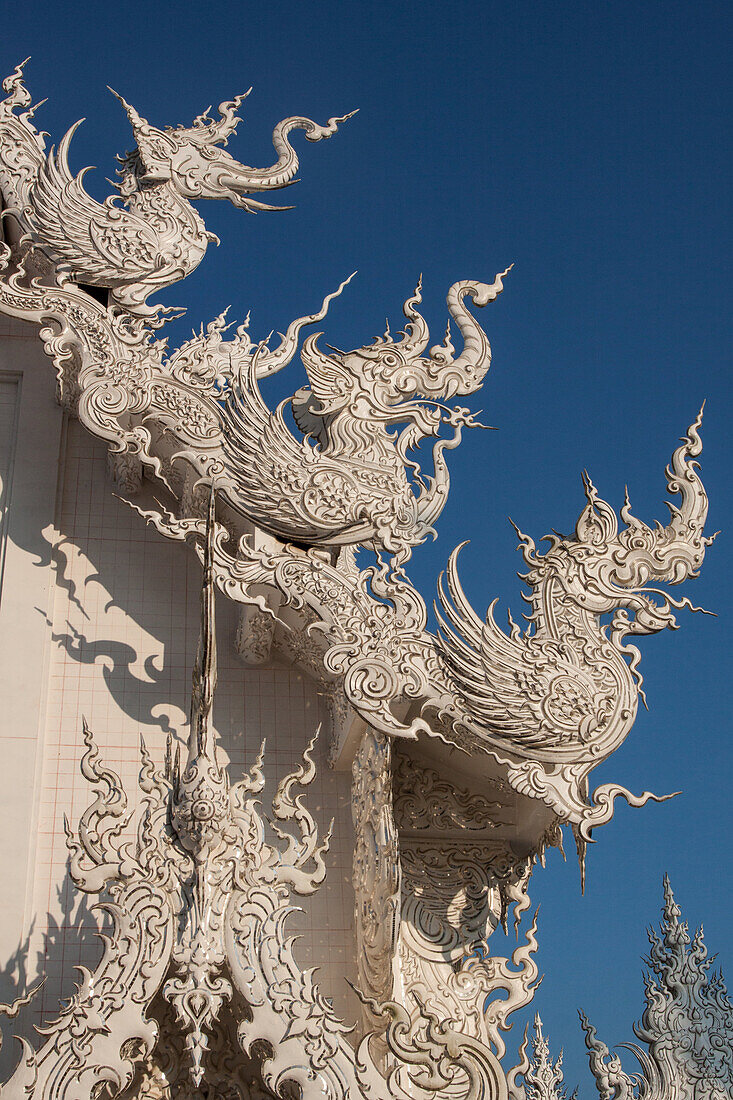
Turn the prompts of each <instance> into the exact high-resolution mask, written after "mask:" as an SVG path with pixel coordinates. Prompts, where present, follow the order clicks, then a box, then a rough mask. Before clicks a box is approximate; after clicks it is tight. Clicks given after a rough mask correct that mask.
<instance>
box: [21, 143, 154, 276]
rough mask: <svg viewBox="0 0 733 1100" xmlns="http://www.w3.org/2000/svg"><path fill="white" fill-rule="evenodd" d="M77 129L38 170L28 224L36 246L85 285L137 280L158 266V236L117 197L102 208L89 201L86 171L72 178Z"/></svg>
mask: <svg viewBox="0 0 733 1100" xmlns="http://www.w3.org/2000/svg"><path fill="white" fill-rule="evenodd" d="M79 125H80V122H77V123H76V124H75V125H74V126H72V127H71V129H70V130H69V131H68V132H67V133H66V135H65V136H64V138H63V140H62V142H61V144H60V145H59V148H58V151H55V150H53V149H52V150H51V151H50V153H49V155H48V158H47V159H46V161H45V163H44V164H43V166H42V167H41V169H40V170H39V173H38V176H37V178H36V181H35V184H34V186H33V188H32V189H31V192H30V196H29V204H30V208H29V209H28V211H27V220H28V222H29V224H30V228H31V230H32V232H33V234H34V236H35V238H36V240H37V241H38V243H39V244H40V245H41V246H42V247H43V248H44V249H48V250H49V252H50V253H51V254H52V255H53V257H55V258H57V259H60V260H61V261H62V262H63V263H64V264H65V265H68V267H69V268H70V269H71V270H72V271H73V273H74V275H75V277H77V278H78V279H79V280H80V281H81V282H88V283H93V284H97V285H102V286H115V285H128V284H131V283H134V282H137V281H139V280H140V279H141V278H143V277H144V276H146V275H149V274H151V273H152V272H155V271H156V270H157V269H158V268H159V267H160V245H159V241H158V237H157V235H156V233H155V232H154V230H153V229H152V228H151V227H150V226H149V225H148V223H147V222H146V221H145V220H144V219H143V218H142V217H139V216H138V215H137V214H134V213H132V212H131V211H129V210H125V209H123V208H122V207H119V206H117V205H116V204H115V199H114V198H110V199H107V200H106V201H105V202H104V203H103V204H100V203H98V202H96V201H95V200H94V199H93V198H91V196H90V195H88V194H87V192H86V191H85V190H84V187H83V184H82V180H83V178H84V175H85V173H86V172H87V171H88V169H86V168H85V169H84V170H83V171H81V172H80V173H79V174H78V175H77V176H73V175H72V174H71V171H70V169H69V163H68V150H69V143H70V142H71V138H72V137H73V135H74V133H75V131H76V130H77V128H78V127H79Z"/></svg>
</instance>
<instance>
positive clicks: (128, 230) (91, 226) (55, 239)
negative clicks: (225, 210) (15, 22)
mask: <svg viewBox="0 0 733 1100" xmlns="http://www.w3.org/2000/svg"><path fill="white" fill-rule="evenodd" d="M25 64H26V62H23V64H22V65H19V66H18V67H17V68H16V69H15V71H14V73H13V74H12V75H11V76H10V77H8V78H7V79H6V80H5V82H4V83H3V88H4V90H5V91H6V92H7V93H9V94H8V97H7V98H6V99H5V101H4V102H3V104H2V113H1V114H0V134H1V135H2V145H3V150H4V156H3V157H2V158H0V189H1V190H2V193H3V199H4V204H5V214H6V216H7V215H8V214H12V215H14V217H15V218H16V219H17V221H18V223H19V225H20V228H21V230H22V231H23V232H24V233H26V234H28V236H29V238H30V240H31V242H32V243H33V244H34V245H35V246H36V247H37V248H39V249H40V250H41V251H42V252H43V253H44V254H45V255H47V256H48V257H49V258H50V259H51V260H52V261H53V262H54V263H55V264H56V270H57V272H58V273H59V274H64V275H66V276H68V278H69V279H71V280H73V281H74V282H77V283H82V284H86V285H90V286H94V287H105V288H107V289H108V290H109V300H110V303H111V304H112V305H114V306H118V307H120V308H121V309H122V310H124V311H126V312H128V313H130V314H132V315H134V316H144V317H146V318H147V320H148V323H155V320H156V317H157V316H158V315H161V316H162V317H165V316H170V315H171V314H172V313H175V312H177V311H176V310H175V308H174V307H173V308H172V307H168V308H167V309H162V308H161V307H158V306H149V305H147V304H146V299H147V297H148V296H149V295H150V294H151V293H152V292H153V291H154V290H160V289H162V288H164V287H167V286H169V285H170V284H171V283H173V282H176V281H177V280H179V279H182V278H184V277H185V276H186V275H190V273H191V272H192V271H194V270H195V268H196V267H198V265H199V264H200V263H201V261H202V259H203V258H204V255H205V253H206V249H207V246H208V245H209V243H211V242H212V241H214V242H216V243H218V238H217V237H216V236H215V235H214V234H213V233H209V232H208V231H207V229H206V226H205V225H204V222H203V220H202V219H201V217H200V216H199V214H198V213H197V211H196V210H195V209H194V207H193V206H192V204H191V201H192V200H194V199H227V200H228V201H229V202H231V203H232V204H233V205H234V206H238V207H240V208H242V209H245V210H250V211H258V210H288V209H292V208H291V207H279V206H270V205H268V204H266V203H263V202H261V201H259V200H258V199H254V198H252V197H251V196H252V195H253V194H258V193H260V192H263V191H273V190H277V189H279V188H282V187H287V186H288V185H289V184H291V183H294V182H295V173H296V172H297V170H298V156H297V153H296V152H295V150H294V149H293V147H292V146H291V144H290V141H289V134H290V133H291V132H292V131H293V130H304V131H305V135H306V138H307V140H308V141H322V140H323V139H324V138H328V137H331V135H332V134H335V133H336V130H337V128H338V126H339V124H340V123H342V122H345V121H346V119H348V118H351V116H352V115H353V114H355V112H353V111H352V112H351V113H350V114H348V115H343V116H342V117H340V118H330V119H329V120H328V122H327V123H326V124H325V126H319V125H318V124H317V123H315V122H313V121H312V120H311V119H309V118H302V117H293V118H286V119H284V121H282V122H280V123H278V125H277V126H276V127H275V129H274V131H273V135H272V142H273V145H274V147H275V152H276V153H277V160H276V161H275V163H274V164H272V165H271V166H270V167H269V168H250V167H248V166H247V165H245V164H241V163H240V162H239V161H237V160H235V159H234V157H232V156H231V155H230V154H229V153H227V152H226V151H225V150H224V149H223V148H221V146H224V145H226V144H227V142H228V141H229V139H230V138H231V137H232V136H233V135H234V133H235V132H236V129H237V125H238V123H239V122H240V119H239V117H238V115H237V111H238V109H239V107H240V106H241V104H242V102H243V101H244V99H245V98H246V97H247V96H248V95H249V92H245V93H244V95H238V96H235V98H234V99H232V100H230V101H228V102H225V103H221V104H220V105H219V115H220V118H218V119H212V118H211V117H210V115H209V111H210V110H211V108H207V110H206V111H204V112H203V113H202V114H200V115H199V116H198V117H197V118H195V119H194V121H193V124H192V125H191V126H168V127H166V128H165V129H162V130H161V129H159V128H158V127H156V126H152V125H151V124H150V123H149V122H148V121H147V120H146V119H144V118H142V116H141V115H139V114H138V112H137V111H136V110H135V108H134V107H131V106H130V104H129V103H126V102H125V100H124V99H122V97H121V96H117V98H118V99H119V100H120V102H121V103H122V105H123V107H124V108H125V111H126V112H127V117H128V119H129V120H130V124H131V126H132V131H133V134H134V137H135V141H136V146H135V148H134V149H133V150H132V152H129V153H126V154H125V155H124V157H120V158H118V159H119V161H120V164H121V167H120V169H119V170H118V173H117V174H118V175H119V176H120V183H119V184H117V185H115V186H116V187H117V190H118V192H119V194H118V195H113V196H110V197H109V198H108V199H106V200H105V202H104V203H101V204H100V203H98V202H96V201H95V200H94V199H93V198H91V196H90V195H89V194H87V192H86V191H85V189H84V184H83V180H84V175H85V172H86V171H88V169H85V170H84V171H82V172H80V173H79V174H78V175H77V176H74V175H73V174H72V172H71V170H70V168H69V162H68V153H69V145H70V143H71V139H72V138H73V136H74V134H75V132H76V130H77V129H78V128H79V126H80V125H81V121H80V122H77V123H76V124H75V125H74V126H72V127H71V129H70V130H68V131H67V133H66V134H65V136H64V137H63V138H62V140H61V142H60V144H59V147H58V149H57V150H56V149H51V150H50V152H49V153H48V154H46V152H45V149H44V142H43V135H42V134H39V133H38V131H36V129H35V128H34V127H33V125H32V123H31V119H32V118H33V115H34V112H35V110H36V109H37V108H36V107H33V106H32V101H31V97H30V95H29V93H28V91H27V90H26V88H25V86H24V84H23V81H22V71H23V66H24V65H25ZM110 90H111V89H110ZM250 91H251V89H250ZM113 94H114V95H117V93H116V92H115V93H113ZM19 108H20V109H21V110H20V113H18V109H19ZM22 108H26V110H22ZM82 121H83V120H82ZM120 199H121V200H122V205H119V201H120Z"/></svg>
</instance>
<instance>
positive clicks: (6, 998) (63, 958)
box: [0, 864, 108, 1081]
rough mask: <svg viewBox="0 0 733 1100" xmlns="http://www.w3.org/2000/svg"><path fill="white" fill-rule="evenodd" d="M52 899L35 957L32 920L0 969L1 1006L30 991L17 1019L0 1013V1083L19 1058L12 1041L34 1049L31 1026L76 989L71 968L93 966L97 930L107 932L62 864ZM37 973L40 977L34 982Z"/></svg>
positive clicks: (50, 1016) (49, 1016) (98, 948)
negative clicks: (62, 874) (22, 1041)
mask: <svg viewBox="0 0 733 1100" xmlns="http://www.w3.org/2000/svg"><path fill="white" fill-rule="evenodd" d="M56 900H57V906H58V907H57V915H55V916H54V915H52V914H50V913H49V914H48V917H47V922H48V923H47V927H46V931H45V932H44V934H43V939H42V941H41V945H40V946H39V948H38V949H37V951H36V958H35V960H32V959H31V957H30V954H31V952H30V944H31V939H32V938H33V933H34V925H35V921H34V923H33V925H31V928H30V930H29V932H28V935H27V936H26V938H25V939H24V940H23V942H22V943H20V944H19V945H18V949H17V950H16V951H14V952H13V954H12V955H11V956H10V958H9V959H8V960H7V962H6V963H5V965H4V966H3V967H2V968H1V969H0V1000H2V1001H3V1002H5V1003H6V1004H11V1003H12V1002H13V1001H14V1000H16V998H18V997H22V996H26V995H27V994H28V993H29V992H31V991H32V990H34V989H35V993H34V995H33V996H32V998H31V999H30V1001H29V1002H28V1003H27V1004H25V1005H23V1006H22V1007H21V1008H20V1011H19V1012H18V1014H17V1017H15V1018H13V1019H8V1017H7V1016H0V1034H1V1035H2V1048H0V1081H5V1080H7V1078H8V1077H9V1076H10V1074H11V1072H12V1070H13V1068H14V1067H15V1065H16V1063H17V1061H18V1058H19V1056H20V1045H19V1044H18V1043H17V1042H13V1041H12V1040H13V1039H14V1038H20V1037H21V1036H22V1037H23V1038H25V1039H27V1040H28V1042H29V1043H30V1044H31V1046H33V1047H37V1046H38V1039H39V1037H38V1032H37V1031H36V1028H37V1027H41V1026H42V1025H44V1024H45V1025H48V1023H49V1022H51V1021H52V1020H54V1019H55V1018H56V1017H57V1016H58V1013H59V1005H60V1001H66V1000H68V999H69V998H71V997H73V995H74V993H75V992H76V990H77V987H78V982H79V975H78V972H77V970H76V969H75V968H76V967H79V966H86V967H88V968H89V969H90V970H94V968H95V967H96V966H97V964H98V962H99V960H100V958H101V957H102V943H101V940H100V939H99V935H98V933H99V932H100V931H107V930H108V928H107V924H108V922H107V918H105V916H104V914H98V913H95V912H94V911H93V908H92V906H91V905H90V904H89V900H88V898H87V896H86V894H82V893H80V892H79V891H78V890H77V889H76V887H75V886H74V884H73V883H72V881H71V878H70V877H69V873H68V864H67V873H66V878H65V880H64V882H63V883H62V885H61V886H58V887H57V888H56ZM39 975H45V977H44V978H43V981H42V984H40V985H39V983H40V982H41V978H39Z"/></svg>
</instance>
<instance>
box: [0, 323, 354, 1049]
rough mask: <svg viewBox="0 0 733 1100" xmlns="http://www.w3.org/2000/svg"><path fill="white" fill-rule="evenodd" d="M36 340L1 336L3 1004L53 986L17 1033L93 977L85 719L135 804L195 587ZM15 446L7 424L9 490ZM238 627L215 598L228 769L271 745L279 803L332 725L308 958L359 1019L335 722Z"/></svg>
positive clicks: (183, 647)
mask: <svg viewBox="0 0 733 1100" xmlns="http://www.w3.org/2000/svg"><path fill="white" fill-rule="evenodd" d="M0 323H1V320H0ZM3 331H5V332H7V331H8V330H7V328H6V329H5V330H0V333H1V332H3ZM13 331H15V332H21V331H22V330H21V329H20V327H19V326H16V328H15V329H14V330H13ZM30 337H31V338H30V339H29V338H28V337H27V336H25V335H23V336H17V337H16V336H13V337H12V338H11V337H8V338H7V339H0V371H5V372H6V373H5V375H2V374H0V382H2V381H3V380H4V381H5V382H6V387H5V389H4V390H1V389H0V401H2V398H3V397H4V398H5V404H4V406H3V405H2V404H0V424H7V423H11V424H12V419H13V417H12V415H10V416H9V415H7V405H8V400H7V398H8V395H9V393H10V390H9V389H8V386H7V382H8V381H12V379H10V378H9V376H8V373H7V372H11V371H12V372H15V375H18V374H19V375H22V377H21V379H20V383H21V391H20V392H21V400H20V413H19V420H18V427H19V431H18V433H17V438H18V445H17V449H16V456H15V469H14V474H13V479H12V482H13V484H12V497H11V502H10V509H9V522H8V542H7V554H6V562H5V572H4V579H3V585H2V591H1V593H0V634H1V641H0V645H2V658H3V659H2V663H1V664H0V667H1V668H2V675H3V693H2V707H3V713H4V718H5V721H3V723H2V731H1V732H0V736H1V737H2V748H1V749H0V751H1V752H2V767H0V869H1V870H2V875H3V878H4V888H3V891H2V900H1V901H0V981H4V985H0V998H1V999H5V1000H7V999H8V998H9V997H12V996H14V995H17V989H18V987H19V988H20V989H23V988H25V984H26V981H27V982H29V983H31V982H32V981H33V979H34V978H35V977H36V976H37V975H40V974H41V973H45V975H46V984H45V986H44V987H43V989H42V990H41V992H40V994H39V995H38V996H37V997H36V999H35V1000H34V1002H33V1004H32V1006H30V1008H29V1009H28V1010H25V1021H26V1025H25V1027H21V1028H16V1029H15V1030H17V1031H21V1030H22V1031H26V1030H27V1025H28V1023H30V1022H33V1023H36V1024H41V1023H42V1022H43V1021H48V1020H49V1019H51V1018H53V1016H54V1015H55V1014H56V1012H57V1005H58V998H59V996H60V995H61V994H63V995H64V996H68V995H69V994H70V993H71V992H73V988H74V972H73V967H74V965H76V964H78V963H80V962H84V963H86V964H87V965H93V964H94V962H95V961H96V959H97V957H98V954H99V948H98V941H97V940H96V938H95V937H93V935H91V934H90V933H91V928H92V927H93V925H94V917H93V916H92V915H91V914H90V913H89V907H88V902H93V901H94V899H85V898H84V897H83V896H80V895H79V894H78V893H77V892H76V891H75V890H74V888H73V886H72V885H71V883H70V882H69V880H68V879H67V877H66V856H67V852H66V846H65V840H64V835H63V827H62V820H63V814H64V813H66V814H67V815H68V817H69V819H70V821H71V822H72V823H74V822H76V821H77V820H78V818H79V816H80V814H81V813H82V812H83V810H84V809H85V807H86V806H87V805H88V804H89V788H88V786H87V784H86V782H85V780H84V779H83V778H82V776H81V775H80V773H79V759H80V756H81V753H82V740H81V721H82V715H84V716H85V717H86V718H87V721H88V722H89V725H90V726H91V728H92V730H93V731H94V734H95V736H96V739H97V742H98V744H99V746H100V749H101V752H102V757H103V759H104V761H105V763H106V764H107V765H109V766H111V767H112V768H113V769H115V770H116V771H118V772H119V774H120V776H121V778H122V780H123V782H124V784H125V786H126V789H127V792H128V795H129V796H130V801H131V804H133V803H134V802H135V800H136V793H137V783H136V779H137V772H138V759H139V758H138V743H139V735H140V733H141V732H142V733H143V735H144V737H145V740H146V743H147V745H148V748H149V750H150V752H151V753H152V755H153V756H154V757H155V758H157V759H162V754H163V751H164V745H165V740H166V736H167V733H168V731H169V730H173V731H174V732H175V731H182V732H184V731H183V726H184V723H185V720H186V716H187V712H188V701H189V695H190V683H191V665H192V661H193V657H194V654H195V649H196V641H197V636H198V616H199V586H200V575H201V573H200V567H199V564H198V562H197V560H196V558H195V556H194V554H193V552H192V551H191V550H190V549H188V548H186V547H183V546H180V545H178V544H172V543H167V542H166V541H165V540H164V539H162V538H161V537H160V536H159V535H158V534H157V533H156V532H154V531H152V530H151V529H149V528H146V527H145V525H144V524H143V522H142V520H141V519H140V518H139V517H138V516H137V515H136V514H135V513H134V512H132V510H131V509H129V508H128V507H127V506H126V505H125V504H124V503H122V502H121V501H120V500H118V499H116V497H115V496H114V489H113V486H112V484H111V482H110V479H109V477H108V474H107V466H106V454H105V448H104V447H103V446H101V445H100V444H99V443H97V442H96V441H95V440H94V439H92V438H91V437H90V436H89V435H88V434H87V433H86V432H85V431H84V430H83V429H82V428H81V427H80V426H79V424H78V423H77V422H75V421H70V422H68V424H67V425H66V431H65V432H62V422H63V418H62V414H61V411H60V410H59V408H58V407H57V406H56V405H55V402H54V398H53V394H54V380H53V370H52V367H51V365H50V363H49V362H48V361H47V360H46V359H45V356H44V355H43V352H42V350H41V347H40V344H38V342H37V341H36V340H35V334H34V333H33V331H32V330H31V331H30ZM3 408H5V416H3ZM62 437H63V440H62ZM8 438H9V434H8V429H7V427H6V428H5V434H4V436H2V437H0V462H4V465H2V466H0V477H3V480H4V481H5V479H6V477H7V473H6V471H7V467H8V461H7V452H8V445H7V443H3V440H7V439H8ZM3 447H5V449H3ZM11 449H12V448H11ZM57 474H58V491H57ZM0 531H1V529H0ZM236 617H237V608H236V607H235V606H234V605H232V604H231V603H229V602H228V601H226V600H224V599H222V598H220V599H219V600H218V637H219V685H218V689H217V695H216V702H215V706H214V719H215V724H216V727H217V729H218V731H219V734H220V737H221V743H222V747H223V749H224V750H225V753H226V754H227V755H228V757H229V759H230V761H231V767H232V769H233V774H234V775H237V774H239V773H240V771H241V769H242V768H243V767H245V766H248V765H249V764H251V762H252V760H253V758H254V754H255V753H256V751H257V749H258V747H259V744H260V741H261V740H262V738H263V737H266V738H267V742H268V747H267V755H266V761H265V764H266V768H265V771H266V775H267V777H268V792H269V793H272V791H273V790H274V783H275V782H276V780H277V779H279V778H280V777H281V776H282V775H284V774H285V773H286V772H287V771H289V770H292V769H293V767H294V766H295V764H296V762H297V760H298V758H299V755H300V753H301V751H302V748H303V747H304V745H305V743H306V741H307V739H308V738H309V737H310V735H311V734H312V732H313V731H314V730H315V727H316V726H317V724H318V722H319V720H321V719H322V718H323V720H324V732H323V737H322V740H321V745H320V747H319V750H318V752H317V755H316V759H317V763H318V765H319V773H318V776H317V778H316V780H315V782H314V784H313V785H312V786H311V787H310V788H309V791H308V794H307V796H306V802H307V805H308V806H309V808H310V809H311V810H312V811H313V813H314V815H315V817H316V819H317V820H318V822H319V824H320V825H321V827H322V828H325V827H326V826H327V825H328V822H329V820H330V818H331V817H334V818H335V819H336V825H335V830H334V834H335V835H334V841H333V845H332V848H331V852H330V855H329V858H328V864H329V875H328V878H327V881H326V884H325V886H324V887H323V888H322V890H321V891H320V893H319V894H318V895H317V896H316V897H315V898H314V899H311V901H310V903H309V905H308V910H307V912H306V914H305V915H304V916H303V917H302V918H300V925H299V930H300V931H302V932H303V933H304V939H303V940H302V941H300V944H299V947H298V948H297V949H296V955H297V956H298V957H299V958H300V960H302V963H303V965H319V966H320V967H321V968H322V970H321V984H322V987H323V988H324V992H326V993H327V994H328V995H332V996H334V998H335V1000H336V1003H337V1008H338V1009H340V1010H341V1011H343V1012H345V1013H346V1014H349V1015H351V1017H352V1018H353V1014H354V1006H353V1003H351V1002H350V1001H349V999H348V996H349V995H348V994H347V990H346V985H345V982H344V976H345V975H349V976H353V974H354V967H353V954H354V950H353V932H352V908H353V897H352V892H351V887H350V871H351V853H352V837H351V822H350V807H349V777H348V775H344V774H336V773H333V772H331V771H329V769H328V766H327V764H326V760H325V757H326V750H327V742H328V735H329V730H328V723H327V719H326V716H325V712H324V713H323V714H322V713H321V710H322V706H321V702H320V700H319V698H318V695H317V693H316V690H315V687H314V685H313V684H312V682H311V681H309V680H308V679H307V678H305V677H304V676H303V675H302V674H301V673H299V672H298V671H297V670H295V669H294V668H289V667H286V666H284V665H283V664H281V663H279V662H277V661H273V662H272V663H271V664H270V665H268V666H267V667H264V668H258V669H256V670H249V669H246V668H245V667H244V666H243V665H242V664H241V662H240V660H239V658H238V657H237V655H236V653H235V651H234V648H233V645H232V639H233V636H234V631H235V625H236ZM268 792H266V794H265V809H266V808H267V793H268ZM26 944H27V950H24V948H25V947H26ZM19 951H20V954H19ZM24 955H27V961H25V960H24V958H23V956H24ZM5 1031H6V1034H7V1028H6V1029H5ZM9 1053H10V1051H9V1050H8V1047H7V1045H6V1049H5V1051H3V1054H4V1055H5V1057H6V1058H7V1056H8V1054H9ZM13 1056H16V1055H15V1054H14V1052H13Z"/></svg>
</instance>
